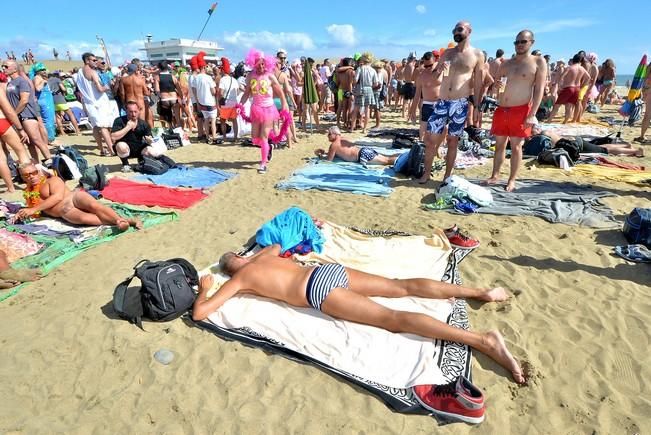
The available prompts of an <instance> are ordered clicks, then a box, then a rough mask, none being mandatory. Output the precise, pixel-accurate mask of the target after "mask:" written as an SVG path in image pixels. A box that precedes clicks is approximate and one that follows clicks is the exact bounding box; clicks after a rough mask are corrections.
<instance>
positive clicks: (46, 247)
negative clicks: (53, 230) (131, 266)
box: [0, 204, 178, 302]
mask: <svg viewBox="0 0 651 435" xmlns="http://www.w3.org/2000/svg"><path fill="white" fill-rule="evenodd" d="M111 207H112V208H113V209H114V210H115V211H116V212H117V213H118V214H120V215H121V216H124V217H126V218H137V219H140V220H141V221H142V224H143V227H144V228H145V229H146V228H150V227H153V226H155V225H159V224H162V223H165V222H171V221H173V220H176V219H178V214H177V213H176V212H157V211H150V210H142V209H138V208H133V207H128V206H125V205H122V204H112V205H111ZM2 228H3V229H6V230H10V231H12V232H16V231H19V230H17V229H16V228H15V227H14V226H12V225H8V224H7V223H6V221H4V220H2V221H0V229H2ZM90 228H94V229H96V228H97V227H90ZM99 228H103V230H102V231H101V232H98V234H96V235H95V236H94V237H91V238H89V239H86V240H83V241H82V242H81V243H75V242H73V241H72V240H70V239H69V238H68V237H51V236H41V235H34V236H31V237H32V239H34V240H35V241H36V242H38V243H39V244H42V245H43V248H42V249H41V250H40V251H39V252H38V253H37V254H34V255H30V256H27V257H24V258H22V259H20V260H17V261H16V262H15V263H13V264H12V265H11V266H12V267H13V268H15V269H30V268H39V269H41V271H42V272H43V273H44V274H48V273H50V272H51V271H52V270H54V269H56V268H57V267H59V266H60V265H61V264H63V263H65V262H66V261H68V260H71V259H72V258H74V257H76V256H77V255H79V254H81V253H82V252H84V251H85V250H87V249H89V248H91V247H93V246H96V245H99V244H101V243H105V242H108V241H110V240H113V239H115V238H116V237H119V236H121V235H123V234H126V233H129V232H133V231H136V230H134V229H133V228H130V229H129V230H127V231H124V232H120V231H118V229H117V228H116V227H99ZM25 285H28V284H27V283H26V284H21V285H20V286H18V287H14V288H12V289H11V290H9V291H0V302H1V301H3V300H5V299H7V298H9V297H11V296H13V295H15V294H16V293H18V292H19V291H20V289H21V288H22V287H23V286H25Z"/></svg>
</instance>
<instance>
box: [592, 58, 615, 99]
mask: <svg viewBox="0 0 651 435" xmlns="http://www.w3.org/2000/svg"><path fill="white" fill-rule="evenodd" d="M616 74H617V72H616V69H615V62H613V60H612V59H606V61H605V62H604V63H603V65H601V68H600V69H599V75H598V76H597V82H600V83H601V89H600V92H599V96H598V97H597V101H598V102H599V105H600V106H603V105H604V104H605V103H606V97H608V95H610V91H611V90H612V89H613V88H614V87H615V75H616Z"/></svg>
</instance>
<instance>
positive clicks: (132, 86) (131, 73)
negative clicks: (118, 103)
mask: <svg viewBox="0 0 651 435" xmlns="http://www.w3.org/2000/svg"><path fill="white" fill-rule="evenodd" d="M127 73H128V75H127V76H126V77H122V80H120V90H119V94H120V98H121V99H122V101H125V102H126V101H135V102H136V103H138V108H140V119H142V120H143V121H145V120H146V119H147V116H146V113H147V112H148V111H149V110H150V109H149V104H145V95H149V88H147V84H146V83H145V79H144V78H143V77H142V75H140V72H139V71H138V65H136V64H135V63H130V64H129V66H128V67H127ZM149 127H150V128H151V127H153V125H151V124H150V125H149Z"/></svg>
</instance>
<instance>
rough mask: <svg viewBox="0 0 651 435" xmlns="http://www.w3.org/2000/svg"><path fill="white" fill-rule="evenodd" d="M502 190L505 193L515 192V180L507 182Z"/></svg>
mask: <svg viewBox="0 0 651 435" xmlns="http://www.w3.org/2000/svg"><path fill="white" fill-rule="evenodd" d="M504 190H506V191H507V192H513V191H514V190H515V180H512V181H511V180H509V182H508V183H507V184H506V187H505V188H504Z"/></svg>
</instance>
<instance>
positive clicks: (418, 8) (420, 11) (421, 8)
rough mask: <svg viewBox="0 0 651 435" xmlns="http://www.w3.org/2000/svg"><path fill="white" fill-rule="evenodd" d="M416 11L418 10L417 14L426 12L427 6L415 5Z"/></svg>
mask: <svg viewBox="0 0 651 435" xmlns="http://www.w3.org/2000/svg"><path fill="white" fill-rule="evenodd" d="M416 12H418V13H419V14H424V13H425V12H427V8H426V7H425V5H417V6H416Z"/></svg>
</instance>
